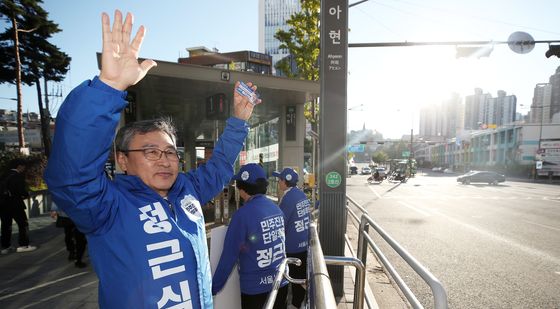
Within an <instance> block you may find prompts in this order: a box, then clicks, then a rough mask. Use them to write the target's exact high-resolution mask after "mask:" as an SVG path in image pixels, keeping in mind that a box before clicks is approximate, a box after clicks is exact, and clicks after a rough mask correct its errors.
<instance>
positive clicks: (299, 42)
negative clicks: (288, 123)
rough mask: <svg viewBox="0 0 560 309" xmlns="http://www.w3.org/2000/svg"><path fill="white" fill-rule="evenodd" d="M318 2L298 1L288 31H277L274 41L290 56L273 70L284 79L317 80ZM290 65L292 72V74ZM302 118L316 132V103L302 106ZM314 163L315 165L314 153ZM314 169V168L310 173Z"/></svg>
mask: <svg viewBox="0 0 560 309" xmlns="http://www.w3.org/2000/svg"><path fill="white" fill-rule="evenodd" d="M320 9H321V1H320V0H301V11H300V12H298V13H295V14H294V15H292V17H291V18H290V19H289V20H288V21H287V22H286V23H287V24H288V25H289V26H290V29H288V31H284V30H281V29H280V30H278V32H276V34H275V35H274V37H275V38H276V39H277V40H278V41H280V48H283V49H287V50H288V52H289V53H290V56H288V57H285V58H284V59H282V60H280V61H279V62H278V63H276V65H275V68H276V69H277V70H280V71H282V72H283V73H284V74H286V76H288V77H292V78H301V79H305V80H312V81H318V80H319V51H320V46H321V41H320V37H319V34H320V28H319V22H320V16H319V11H320ZM292 63H295V69H294V70H292V67H293V65H292ZM304 116H305V119H307V121H309V123H311V128H312V130H313V131H314V132H317V131H318V130H317V122H318V120H319V119H318V116H319V104H318V102H317V101H316V100H313V101H310V102H305V104H304ZM313 156H315V158H314V160H313V162H318V160H317V153H314V154H313ZM315 168H316V167H315V166H313V169H315Z"/></svg>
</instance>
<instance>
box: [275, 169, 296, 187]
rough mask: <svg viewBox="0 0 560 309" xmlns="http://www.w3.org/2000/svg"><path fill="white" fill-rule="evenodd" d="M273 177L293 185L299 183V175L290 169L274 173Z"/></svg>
mask: <svg viewBox="0 0 560 309" xmlns="http://www.w3.org/2000/svg"><path fill="white" fill-rule="evenodd" d="M272 176H275V177H278V178H280V179H282V180H285V181H287V182H291V183H296V182H297V181H298V173H297V172H296V171H294V170H293V169H291V168H289V167H286V168H285V169H283V170H282V172H272Z"/></svg>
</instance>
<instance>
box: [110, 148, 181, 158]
mask: <svg viewBox="0 0 560 309" xmlns="http://www.w3.org/2000/svg"><path fill="white" fill-rule="evenodd" d="M121 151H122V152H124V153H129V152H133V151H142V153H144V157H145V158H146V159H148V160H150V161H157V160H159V159H161V156H162V155H163V154H164V153H165V158H166V159H167V160H169V161H179V153H178V152H177V149H173V148H170V149H166V150H161V149H158V148H142V149H128V150H121Z"/></svg>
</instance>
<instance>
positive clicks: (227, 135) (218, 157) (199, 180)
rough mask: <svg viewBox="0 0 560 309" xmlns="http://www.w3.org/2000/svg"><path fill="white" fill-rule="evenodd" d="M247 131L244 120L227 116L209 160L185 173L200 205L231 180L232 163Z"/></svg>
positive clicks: (247, 127)
mask: <svg viewBox="0 0 560 309" xmlns="http://www.w3.org/2000/svg"><path fill="white" fill-rule="evenodd" d="M248 132H249V126H248V125H247V123H246V122H245V121H243V120H241V119H238V118H234V117H231V118H229V119H228V120H227V122H226V128H225V129H224V132H223V133H222V135H221V136H220V138H219V139H218V142H217V143H216V147H215V148H214V151H213V152H212V157H211V158H210V160H208V162H207V163H206V164H203V165H202V166H200V167H199V168H197V169H196V170H194V172H189V175H187V177H189V176H190V177H189V178H190V180H191V181H192V183H193V184H194V186H195V189H196V190H197V191H198V194H199V199H200V202H201V204H202V205H204V204H206V203H207V202H208V201H210V200H211V199H212V198H214V197H215V196H216V195H217V194H218V193H219V192H220V191H221V190H222V189H223V188H224V185H225V184H227V183H228V182H229V181H230V180H231V177H232V176H233V165H234V163H235V160H237V156H238V155H239V152H240V151H241V149H242V147H243V143H244V142H245V138H246V137H247V133H248Z"/></svg>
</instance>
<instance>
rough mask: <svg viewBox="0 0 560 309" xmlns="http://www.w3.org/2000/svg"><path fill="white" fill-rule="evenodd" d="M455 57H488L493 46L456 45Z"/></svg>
mask: <svg viewBox="0 0 560 309" xmlns="http://www.w3.org/2000/svg"><path fill="white" fill-rule="evenodd" d="M456 50H457V53H456V54H455V58H469V57H476V58H480V57H489V56H490V54H491V53H492V51H493V50H494V47H493V46H457V47H456Z"/></svg>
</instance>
